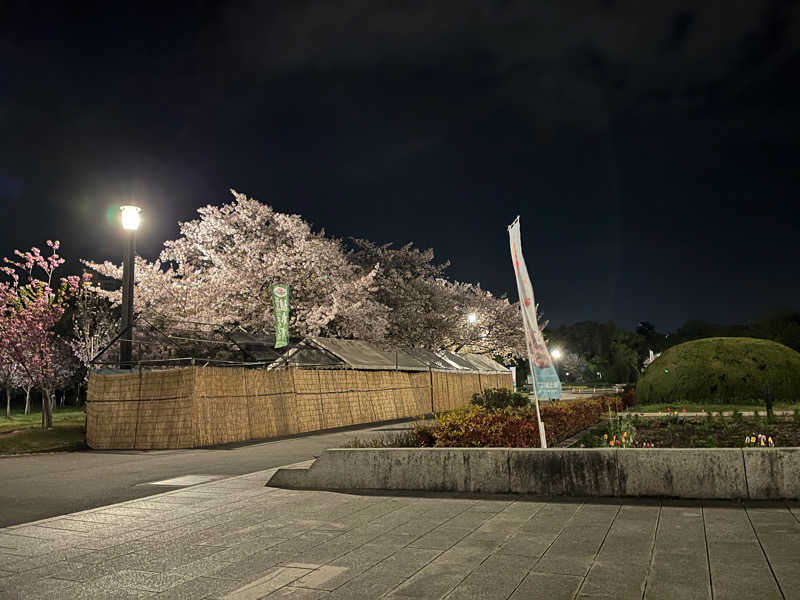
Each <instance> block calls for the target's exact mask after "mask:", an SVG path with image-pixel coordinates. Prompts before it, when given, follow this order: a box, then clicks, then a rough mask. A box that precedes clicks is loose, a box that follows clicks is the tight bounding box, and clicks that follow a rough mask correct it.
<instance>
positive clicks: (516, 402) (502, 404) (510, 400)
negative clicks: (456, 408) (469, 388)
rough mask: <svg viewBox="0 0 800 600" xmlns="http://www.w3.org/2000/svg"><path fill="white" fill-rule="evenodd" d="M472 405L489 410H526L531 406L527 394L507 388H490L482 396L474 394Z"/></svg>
mask: <svg viewBox="0 0 800 600" xmlns="http://www.w3.org/2000/svg"><path fill="white" fill-rule="evenodd" d="M472 404H474V405H476V406H481V407H483V408H487V409H490V410H491V409H503V408H524V407H526V406H528V405H529V404H530V400H529V399H528V397H527V396H526V395H525V394H518V393H516V392H512V391H511V390H509V389H506V388H489V389H487V390H483V392H481V393H480V394H472Z"/></svg>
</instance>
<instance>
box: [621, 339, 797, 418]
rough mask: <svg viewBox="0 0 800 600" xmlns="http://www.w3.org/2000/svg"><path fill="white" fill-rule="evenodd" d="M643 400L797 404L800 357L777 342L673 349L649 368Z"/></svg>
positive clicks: (700, 343) (708, 342)
mask: <svg viewBox="0 0 800 600" xmlns="http://www.w3.org/2000/svg"><path fill="white" fill-rule="evenodd" d="M636 390H637V395H638V397H639V400H640V401H641V402H643V403H645V404H650V403H659V402H716V403H721V404H724V403H739V404H764V402H765V399H766V398H767V397H769V398H770V400H771V401H772V400H774V401H775V402H793V401H796V400H797V395H798V390H800V354H799V353H797V352H795V351H794V350H792V349H791V348H788V347H786V346H784V345H782V344H778V343H777V342H772V341H770V340H757V339H753V338H707V339H702V340H694V341H692V342H686V343H685V344H679V345H677V346H673V347H672V348H669V349H668V350H667V351H665V352H664V353H663V354H662V355H661V356H659V357H658V358H657V359H656V360H655V361H653V363H652V364H651V365H650V366H649V367H647V370H645V372H644V374H643V375H642V377H640V378H639V381H638V383H637V386H636Z"/></svg>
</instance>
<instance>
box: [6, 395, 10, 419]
mask: <svg viewBox="0 0 800 600" xmlns="http://www.w3.org/2000/svg"><path fill="white" fill-rule="evenodd" d="M10 418H11V388H6V419H10Z"/></svg>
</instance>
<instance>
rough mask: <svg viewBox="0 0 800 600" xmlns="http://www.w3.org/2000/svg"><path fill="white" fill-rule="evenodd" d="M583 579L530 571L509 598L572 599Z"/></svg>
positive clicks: (512, 599) (513, 599) (528, 599)
mask: <svg viewBox="0 0 800 600" xmlns="http://www.w3.org/2000/svg"><path fill="white" fill-rule="evenodd" d="M582 581H583V579H582V578H581V577H576V576H574V575H555V574H553V573H528V576H527V577H525V579H523V580H522V583H520V585H519V587H518V588H517V589H516V591H515V592H514V593H513V594H512V595H511V596H510V597H509V600H530V599H531V598H547V600H572V598H574V597H575V593H576V592H577V591H578V587H579V586H580V584H581V582H582ZM620 598H621V597H620Z"/></svg>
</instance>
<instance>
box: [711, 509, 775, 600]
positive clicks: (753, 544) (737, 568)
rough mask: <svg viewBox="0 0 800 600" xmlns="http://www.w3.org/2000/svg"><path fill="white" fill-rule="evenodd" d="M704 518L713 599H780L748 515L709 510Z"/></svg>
mask: <svg viewBox="0 0 800 600" xmlns="http://www.w3.org/2000/svg"><path fill="white" fill-rule="evenodd" d="M703 514H704V519H705V525H706V536H707V539H708V557H709V561H710V565H711V582H712V584H711V585H712V589H713V592H714V595H715V596H719V597H722V598H724V597H729V596H730V597H734V596H735V597H736V598H741V599H745V598H755V597H758V598H764V599H765V600H766V599H772V598H776V599H777V598H781V593H780V591H779V589H778V586H777V584H776V582H775V579H774V578H773V576H772V574H771V573H770V570H769V565H768V564H767V559H766V557H765V556H764V553H763V552H762V550H761V545H760V544H759V542H758V539H757V538H756V534H755V531H754V530H753V527H752V525H751V523H750V519H749V518H748V515H747V512H746V511H745V510H742V509H735V508H715V507H709V508H704V509H703Z"/></svg>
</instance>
